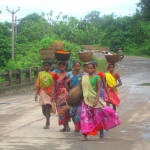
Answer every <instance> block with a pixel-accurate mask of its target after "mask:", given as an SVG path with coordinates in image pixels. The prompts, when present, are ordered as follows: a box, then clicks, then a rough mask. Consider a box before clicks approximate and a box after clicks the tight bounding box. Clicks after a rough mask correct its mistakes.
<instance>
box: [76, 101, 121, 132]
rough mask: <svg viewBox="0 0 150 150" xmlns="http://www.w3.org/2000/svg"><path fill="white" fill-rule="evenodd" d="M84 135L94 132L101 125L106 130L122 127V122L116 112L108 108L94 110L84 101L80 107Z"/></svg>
mask: <svg viewBox="0 0 150 150" xmlns="http://www.w3.org/2000/svg"><path fill="white" fill-rule="evenodd" d="M78 113H79V117H80V125H81V132H82V134H86V133H90V132H92V131H93V130H94V129H95V128H96V127H97V126H99V125H101V126H102V127H103V128H104V129H105V130H109V129H111V128H114V127H116V126H117V125H120V120H119V117H118V115H117V114H116V112H115V111H114V110H113V109H111V108H110V107H108V106H105V107H103V108H93V107H90V106H88V105H86V104H85V102H84V100H83V101H82V102H81V104H80V105H79V107H78Z"/></svg>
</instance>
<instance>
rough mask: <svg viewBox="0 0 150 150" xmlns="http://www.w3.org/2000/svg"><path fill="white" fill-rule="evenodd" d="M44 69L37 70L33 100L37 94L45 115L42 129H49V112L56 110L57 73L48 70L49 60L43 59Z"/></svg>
mask: <svg viewBox="0 0 150 150" xmlns="http://www.w3.org/2000/svg"><path fill="white" fill-rule="evenodd" d="M43 65H44V71H41V72H39V74H38V77H37V80H36V83H35V86H36V90H37V92H36V95H35V100H37V97H38V95H39V105H41V106H42V112H43V115H44V116H45V117H46V124H45V127H44V129H49V126H50V113H55V112H56V106H55V103H54V97H53V96H54V95H53V93H54V90H55V89H54V88H55V85H54V84H55V80H56V79H57V75H56V74H54V73H52V72H51V71H50V66H51V62H50V61H44V62H43Z"/></svg>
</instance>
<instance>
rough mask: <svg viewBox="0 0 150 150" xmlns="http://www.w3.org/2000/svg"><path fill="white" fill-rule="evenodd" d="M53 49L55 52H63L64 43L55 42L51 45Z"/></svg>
mask: <svg viewBox="0 0 150 150" xmlns="http://www.w3.org/2000/svg"><path fill="white" fill-rule="evenodd" d="M51 48H53V49H55V50H62V49H63V43H62V42H54V43H53V44H52V45H51Z"/></svg>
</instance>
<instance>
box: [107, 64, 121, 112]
mask: <svg viewBox="0 0 150 150" xmlns="http://www.w3.org/2000/svg"><path fill="white" fill-rule="evenodd" d="M114 69H115V64H114V63H110V64H108V66H107V70H108V72H107V73H106V74H105V81H106V83H107V90H108V93H109V96H110V97H109V98H108V96H107V94H106V93H105V101H106V102H107V105H108V106H109V104H112V105H113V109H114V110H115V111H116V106H119V104H120V98H119V97H118V90H117V87H119V86H121V85H122V81H121V79H120V76H119V74H118V73H114ZM117 81H118V83H117Z"/></svg>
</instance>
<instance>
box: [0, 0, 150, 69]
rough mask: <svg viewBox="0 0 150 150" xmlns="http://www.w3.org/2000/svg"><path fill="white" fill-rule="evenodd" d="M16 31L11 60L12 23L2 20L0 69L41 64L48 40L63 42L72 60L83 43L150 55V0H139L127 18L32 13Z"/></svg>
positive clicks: (128, 53) (21, 21) (130, 53)
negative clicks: (42, 51)
mask: <svg viewBox="0 0 150 150" xmlns="http://www.w3.org/2000/svg"><path fill="white" fill-rule="evenodd" d="M16 31H17V32H16V34H15V58H14V59H12V58H11V23H10V22H4V23H3V22H0V70H6V69H12V70H14V69H18V68H26V67H34V66H38V65H41V60H40V58H39V49H41V48H43V43H44V41H46V40H47V39H49V40H51V41H63V42H64V49H65V50H70V51H71V52H72V59H73V61H74V60H76V59H77V55H76V52H78V51H81V50H82V49H83V47H82V45H99V46H106V47H108V48H109V49H110V50H111V51H113V52H116V51H117V49H118V48H119V47H121V48H122V49H123V52H124V54H127V55H140V56H141V55H143V56H144V55H147V56H150V1H147V0H140V1H139V3H138V4H137V9H136V12H135V13H134V14H133V15H131V16H124V17H121V16H116V15H115V14H114V13H112V14H110V15H103V16H101V12H99V11H91V12H89V13H88V14H87V15H86V16H85V17H84V18H82V19H80V20H79V19H77V18H75V17H73V16H68V15H65V14H63V13H62V12H60V13H59V14H58V15H57V16H55V17H54V15H53V11H50V12H49V13H48V14H45V13H41V14H37V13H33V14H29V15H27V16H26V17H24V18H22V19H20V21H19V22H18V23H17V30H16Z"/></svg>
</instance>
